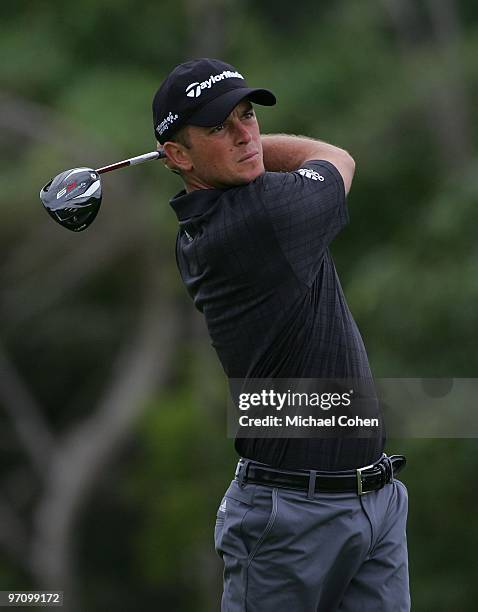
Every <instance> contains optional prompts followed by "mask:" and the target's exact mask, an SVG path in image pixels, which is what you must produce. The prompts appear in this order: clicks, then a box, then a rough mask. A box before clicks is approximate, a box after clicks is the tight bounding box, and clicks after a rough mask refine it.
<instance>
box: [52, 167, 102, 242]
mask: <svg viewBox="0 0 478 612" xmlns="http://www.w3.org/2000/svg"><path fill="white" fill-rule="evenodd" d="M40 200H41V201H42V203H43V206H44V207H45V209H46V211H47V212H48V214H49V215H50V217H51V218H52V219H54V220H55V221H56V222H57V223H59V224H60V225H61V226H63V227H66V228H67V229H69V230H71V231H72V232H81V231H83V230H84V229H86V228H87V227H88V226H89V225H90V224H91V223H93V221H94V219H95V217H96V215H97V214H98V210H99V209H100V204H101V180H100V175H99V174H98V172H96V170H93V169H92V168H73V169H71V170H65V172H62V173H61V174H58V175H57V176H55V178H54V179H52V180H51V181H50V182H48V183H47V184H46V185H45V186H44V187H43V189H42V190H41V191H40Z"/></svg>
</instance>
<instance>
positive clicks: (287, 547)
mask: <svg viewBox="0 0 478 612" xmlns="http://www.w3.org/2000/svg"><path fill="white" fill-rule="evenodd" d="M407 509H408V496H407V490H406V487H405V485H404V484H403V483H402V482H400V481H398V480H397V479H395V480H394V481H393V482H392V483H390V484H387V485H385V487H383V488H382V489H380V490H379V491H374V492H373V493H368V494H366V495H363V496H358V495H357V494H356V493H316V494H315V495H314V497H313V498H312V499H308V498H307V493H306V492H305V491H304V492H302V491H296V490H292V489H276V488H272V487H269V486H265V485H257V484H250V483H246V484H245V485H244V486H243V488H241V487H240V486H239V484H238V482H237V481H236V480H233V481H232V482H231V484H230V486H229V488H228V489H227V491H226V493H225V496H224V498H223V500H222V502H221V505H220V507H219V510H218V512H217V519H216V527H215V533H214V540H215V548H216V551H217V553H218V554H219V556H220V557H221V558H222V560H223V562H224V591H223V596H222V604H221V612H335V611H337V612H408V611H409V610H410V594H409V586H408V555H407V541H406V533H405V530H406V520H407Z"/></svg>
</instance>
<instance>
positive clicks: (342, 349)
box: [171, 161, 384, 470]
mask: <svg viewBox="0 0 478 612" xmlns="http://www.w3.org/2000/svg"><path fill="white" fill-rule="evenodd" d="M171 206H172V207H173V208H174V210H175V212H176V214H177V216H178V219H179V232H178V237H177V243H176V259H177V264H178V268H179V271H180V274H181V277H182V279H183V282H184V284H185V285H186V288H187V290H188V292H189V294H190V295H191V297H192V299H193V300H194V304H195V305H196V307H197V308H198V309H199V310H200V311H201V312H202V313H203V314H204V316H205V319H206V323H207V326H208V329H209V334H210V337H211V340H212V345H213V346H214V348H215V350H216V351H217V354H218V357H219V359H220V361H221V363H222V366H223V368H224V371H225V373H226V375H227V376H228V377H229V378H321V379H323V378H328V379H330V378H337V379H339V378H340V379H343V378H365V379H371V378H372V374H371V372H370V367H369V363H368V358H367V354H366V351H365V348H364V345H363V341H362V338H361V336H360V332H359V330H358V328H357V325H356V324H355V321H354V319H353V317H352V315H351V313H350V310H349V308H348V306H347V303H346V301H345V297H344V294H343V292H342V288H341V286H340V282H339V279H338V276H337V272H336V270H335V266H334V262H333V260H332V256H331V254H330V251H329V245H330V243H331V242H332V240H333V239H334V237H335V236H336V235H337V234H338V232H339V231H340V230H341V229H342V228H343V227H344V226H345V225H346V223H347V222H348V213H347V208H346V203H345V190H344V184H343V180H342V177H341V175H340V173H339V172H338V170H337V169H336V168H335V166H333V165H332V164H331V163H329V162H327V161H309V162H306V163H305V164H304V165H303V166H302V167H301V168H300V169H298V170H297V171H295V172H266V173H265V174H263V175H261V176H260V177H258V178H257V179H255V180H254V181H252V182H251V183H249V184H247V185H244V186H239V187H233V188H229V189H201V190H197V191H193V192H191V193H188V194H186V193H185V192H184V191H182V192H181V193H179V194H178V195H177V196H175V197H174V198H173V199H172V200H171ZM235 447H236V450H237V452H238V453H239V454H240V455H241V456H243V457H247V458H249V459H255V460H257V461H261V462H263V463H268V464H270V465H274V466H277V467H295V468H304V469H305V468H315V469H323V470H339V469H349V468H354V467H359V466H363V465H367V464H369V463H372V462H373V461H375V460H376V459H378V458H379V457H380V454H381V452H382V451H383V448H384V437H383V435H382V433H380V432H379V433H378V434H377V437H375V438H367V439H365V438H364V439H350V438H348V439H347V438H345V439H335V438H334V439H330V438H329V439H327V438H323V439H297V438H295V439H271V438H261V439H240V438H236V441H235Z"/></svg>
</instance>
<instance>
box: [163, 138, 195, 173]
mask: <svg viewBox="0 0 478 612" xmlns="http://www.w3.org/2000/svg"><path fill="white" fill-rule="evenodd" d="M163 149H164V152H165V153H166V156H167V162H166V165H167V167H168V168H170V169H171V170H174V169H177V170H180V171H181V172H189V171H190V170H192V168H193V164H192V161H191V157H190V155H189V151H188V149H187V148H186V147H185V146H184V145H182V144H181V143H179V142H173V141H171V140H168V141H167V142H165V143H164V144H163Z"/></svg>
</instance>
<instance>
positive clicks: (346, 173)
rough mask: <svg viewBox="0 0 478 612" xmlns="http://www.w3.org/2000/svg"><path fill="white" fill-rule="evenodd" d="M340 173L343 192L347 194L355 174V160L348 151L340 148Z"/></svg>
mask: <svg viewBox="0 0 478 612" xmlns="http://www.w3.org/2000/svg"><path fill="white" fill-rule="evenodd" d="M341 170H342V172H341V174H342V178H343V180H344V187H345V194H346V195H347V194H348V192H349V191H350V188H351V186H352V179H353V177H354V174H355V160H354V158H353V157H352V156H351V155H350V153H349V152H348V151H345V150H342V163H341Z"/></svg>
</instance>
